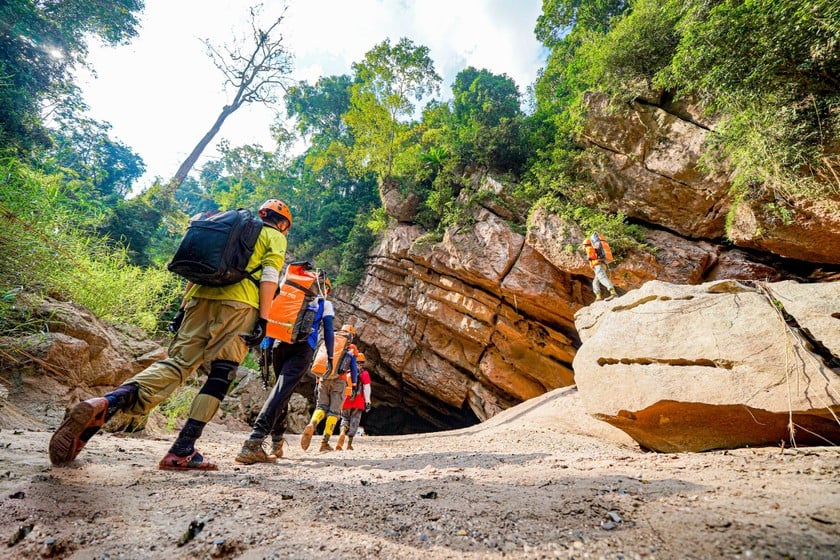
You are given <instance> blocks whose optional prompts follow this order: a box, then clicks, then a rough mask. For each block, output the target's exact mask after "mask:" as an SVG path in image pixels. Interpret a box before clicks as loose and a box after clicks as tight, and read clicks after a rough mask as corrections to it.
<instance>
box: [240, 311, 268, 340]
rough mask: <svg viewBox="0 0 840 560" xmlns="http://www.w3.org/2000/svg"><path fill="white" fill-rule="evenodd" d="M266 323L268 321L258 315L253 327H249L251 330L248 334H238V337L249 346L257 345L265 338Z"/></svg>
mask: <svg viewBox="0 0 840 560" xmlns="http://www.w3.org/2000/svg"><path fill="white" fill-rule="evenodd" d="M267 324H268V321H266V320H265V319H263V318H262V317H260V318H259V319H257V322H256V323H254V328H253V329H251V332H250V333H248V334H242V333H240V334H239V338H241V339H242V341H243V342H244V343H245V344H247V345H248V347H249V348H253V347H254V346H259V344H260V342H262V341H263V339H264V338H265V328H266V325H267Z"/></svg>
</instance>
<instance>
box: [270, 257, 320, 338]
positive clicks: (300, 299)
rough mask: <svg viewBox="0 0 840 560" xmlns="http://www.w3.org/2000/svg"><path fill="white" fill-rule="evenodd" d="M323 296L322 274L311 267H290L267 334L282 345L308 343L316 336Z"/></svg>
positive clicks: (273, 309) (275, 300)
mask: <svg viewBox="0 0 840 560" xmlns="http://www.w3.org/2000/svg"><path fill="white" fill-rule="evenodd" d="M319 295H321V287H320V286H319V282H318V274H317V272H315V271H314V270H312V267H311V265H310V264H309V263H290V264H289V267H288V269H287V270H286V276H285V278H284V279H283V282H282V283H281V284H280V286H279V287H278V289H277V294H276V295H275V296H274V300H273V301H272V302H271V310H270V311H269V313H268V325H267V327H266V334H267V335H268V336H270V337H271V338H274V339H276V340H279V341H280V342H287V343H295V342H300V341H302V340H305V339H306V337H307V336H309V333H311V332H312V325H313V323H314V322H315V315H316V314H317V312H318V305H317V302H316V299H317V298H318V296H319Z"/></svg>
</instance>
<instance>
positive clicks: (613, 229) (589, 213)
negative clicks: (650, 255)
mask: <svg viewBox="0 0 840 560" xmlns="http://www.w3.org/2000/svg"><path fill="white" fill-rule="evenodd" d="M537 208H545V209H547V210H548V211H550V212H552V213H554V214H557V215H558V216H560V217H561V218H562V219H563V220H565V221H566V222H568V223H574V224H576V225H577V226H578V228H580V230H581V231H582V232H583V234H584V235H585V236H589V235H590V234H591V233H592V232H595V231H597V232H598V233H601V234H603V235H604V236H606V238H607V239H608V240H609V243H610V248H611V249H612V252H613V256H614V257H615V258H616V259H620V258H621V257H623V256H624V255H626V254H627V252H628V251H629V250H630V249H642V250H650V247H648V246H647V245H645V243H644V234H645V230H644V228H642V227H640V226H638V225H635V224H628V223H627V215H626V214H624V213H623V212H619V213H617V214H610V213H607V212H602V211H600V210H597V209H594V208H591V207H587V206H579V205H576V204H574V203H571V202H567V201H561V200H558V199H557V198H555V197H553V196H546V197H543V198H542V199H540V200H539V201H538V202H537V204H535V205H534V208H533V209H532V212H533V211H535V210H536V209H537ZM584 240H585V238H583V239H581V240H580V243H581V244H582V243H583V241H584ZM566 249H567V250H580V244H578V246H576V247H566Z"/></svg>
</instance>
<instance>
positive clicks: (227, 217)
mask: <svg viewBox="0 0 840 560" xmlns="http://www.w3.org/2000/svg"><path fill="white" fill-rule="evenodd" d="M257 215H258V216H259V219H258V220H256V219H252V218H253V217H252V216H251V214H250V212H248V211H242V210H238V211H229V212H225V213H221V214H218V213H217V214H202V215H197V216H194V217H193V219H192V220H191V222H190V223H191V225H190V228H188V231H187V235H185V237H184V240H182V242H181V245H180V246H179V249H178V252H176V256H175V257H174V258H173V262H172V263H170V266H169V268H170V270H173V271H176V272H178V273H179V274H182V275H183V276H184V277H186V278H187V279H188V282H187V287H186V291H185V294H184V297H183V299H182V301H181V305H180V307H179V310H178V312H177V313H176V315H175V316H174V317H173V319H172V320H171V321H170V323H169V329H170V331H172V332H173V333H174V337H173V339H172V341H171V344H170V346H169V352H168V357H167V358H166V359H163V360H160V361H157V362H155V363H153V364H151V365H150V366H149V367H147V368H146V369H144V370H143V371H141V372H140V373H138V374H137V375H135V376H133V377H131V378H129V379H127V380H126V381H124V382H123V383H122V384H121V385H119V386H118V387H116V388H115V389H114V390H113V391H110V392H109V393H106V394H105V395H104V396H102V397H97V398H91V399H88V400H85V401H82V402H79V403H77V404H76V405H74V406H73V407H72V408H71V409H70V410H69V411H68V413H67V415H66V416H65V418H64V420H63V422H62V423H61V425H59V427H58V428H57V429H56V431H55V433H54V434H53V435H52V438H51V439H50V444H49V457H50V461H51V462H52V464H54V465H64V464H67V463H69V462H71V461H73V460H74V459H75V458H76V456H77V455H78V454H79V452H80V451H81V450H82V448H84V446H85V444H86V443H87V442H88V441H89V440H90V438H91V437H93V435H94V434H96V433H97V432H99V431H100V430H101V429H102V427H103V426H104V425H105V423H106V422H107V421H108V420H109V419H110V418H111V417H113V416H114V414H116V413H117V412H118V411H124V412H126V413H128V414H131V415H145V414H147V413H148V412H150V411H151V410H152V409H153V408H154V407H155V406H157V405H158V404H160V403H161V402H162V401H163V400H165V399H166V398H167V397H169V395H171V394H172V392H173V391H175V390H176V389H177V388H179V387H180V386H182V385H183V384H184V383H185V382H186V381H187V379H188V378H189V377H190V376H191V375H192V374H193V372H195V371H196V370H197V369H198V368H199V366H201V365H202V364H205V363H209V373H208V375H207V379H206V381H205V382H204V384H203V386H202V387H201V389H200V390H199V392H198V394H197V395H196V396H195V397H194V399H193V401H192V404H191V406H190V410H189V415H188V418H187V420H186V422H185V423H184V425H183V427H182V428H181V430H180V432H179V434H178V436H177V438H176V439H175V442H174V443H173V444H172V446H171V447H170V449H169V451H168V452H167V453H166V455H165V456H164V457H163V458H162V459H161V460H160V462H159V464H158V467H159V468H160V469H163V470H178V471H186V470H216V469H218V465H217V464H215V463H213V462H211V461H208V460H207V459H206V458H205V457H203V456H202V455H201V453H199V452H198V450H197V449H196V447H195V444H196V441H197V440H198V439H199V438H200V437H201V434H202V432H203V430H204V427H205V426H206V424H207V423H208V422H209V421H210V420H211V419H212V418H213V416H214V415H215V414H216V411H217V410H218V409H219V406H220V404H221V402H222V400H223V399H224V398H225V395H226V394H227V392H228V389H229V388H230V386H231V383H232V382H233V381H234V379H235V378H236V370H237V368H238V367H239V365H240V364H241V363H242V362H243V360H244V359H245V357H246V356H247V354H248V352H249V350H250V349H256V348H259V349H260V350H261V351H262V353H261V360H264V362H263V363H264V365H265V366H270V367H273V370H274V373H275V376H276V382H275V384H274V386H273V387H272V388H271V391H270V392H269V394H268V397H267V398H266V400H265V403H264V404H263V407H262V409H261V411H260V413H259V415H258V416H257V419H256V421H255V422H254V424H253V426H252V431H251V434H250V435H249V436H248V438H247V439H246V440H245V442H244V443H243V445H242V448H241V450H240V451H239V453H238V454H237V455H236V457H235V461H236V462H238V463H241V464H246V465H249V464H253V463H273V462H275V461H276V459H277V458H279V457H282V456H283V446H284V444H285V432H286V427H287V426H286V423H287V417H288V414H289V401H290V399H291V396H292V392H293V391H294V390H295V388H296V387H297V386H298V384H299V382H300V381H301V379H302V378H303V377H304V375H306V374H307V372H310V371H311V372H312V373H313V374H315V375H316V378H317V379H318V383H317V386H316V395H317V398H316V401H317V402H316V408H315V411H314V412H313V414H312V416H311V418H310V420H309V423H308V424H307V425H306V428H305V429H304V431H303V433H302V434H301V437H300V444H301V447H302V449H303V450H307V449H308V448H309V446H310V443H311V441H312V438H313V436H314V435H315V432H316V430H317V429H318V426H319V424H320V423H321V422H322V421H324V420H326V421H325V424H324V429H323V438H322V441H321V445H320V451H332V450H334V449H336V450H342V449H344V445H345V443H346V445H347V447H346V449H348V450H352V449H353V438H354V436H355V435H356V433H357V430H358V429H359V423H360V419H361V416H362V413H363V412H366V411H369V410H370V407H371V385H370V375H369V373H368V372H367V371H366V370H365V369H364V364H365V356H364V354H362V353H361V352H359V351H358V348H357V347H356V346H355V345H354V344H353V338H354V336H355V334H356V331H355V328H354V327H353V326H352V325H349V324H345V325H343V326H342V327H341V328H340V329H339V330H338V331H335V329H334V324H333V322H334V319H335V309H334V307H333V304H332V302H331V301H330V300H329V299H327V297H328V296H329V295H330V293H331V284H330V281H329V279H328V278H327V277H326V275H325V274H324V273H323V272H322V271H312V270H311V268H309V267H306V266H301V265H300V263H292V264H290V265H289V266H288V267H287V271H286V275H285V277H284V280H283V281H281V278H280V271H281V270H283V267H284V264H285V254H286V246H287V241H286V235H287V234H288V232H289V230H290V229H291V227H292V214H291V211H290V210H289V207H288V206H287V205H286V204H285V203H284V202H282V201H280V200H277V199H270V200H266V201H265V202H264V203H263V204H262V205H261V206H260V208H259V210H258V212H257ZM208 224H209V225H208ZM205 226H206V227H205ZM220 231H222V232H225V235H226V236H241V239H242V243H230V242H229V238H228V237H223V238H219V232H220ZM208 232H209V233H208ZM213 235H215V236H216V237H215V238H214V237H212V236H213ZM191 236H192V237H191ZM207 245H211V247H210V248H209V250H205V249H207V247H206V246H207ZM231 247H235V248H241V247H246V248H247V250H245V252H244V254H236V255H227V254H224V253H225V251H228V250H233V249H230V248H231ZM584 248H585V249H586V251H587V257H588V260H589V262H590V265H591V266H592V268H593V271H594V273H595V278H594V280H593V285H592V286H593V291H594V292H595V296H596V299H601V287H600V285H601V284H603V286H604V287H606V289H607V290H608V291H609V294H610V295H609V296H608V297H607V299H611V298H612V297H614V296H615V295H616V291H615V288H614V286H613V284H612V283H611V282H610V279H609V276H608V274H607V269H606V265H607V263H608V262H610V261H611V260H612V255H611V253H610V249H609V245H608V244H607V243H606V241H605V240H604V238H603V236H601V235H600V234H593V235H592V236H591V237H590V238H589V239H587V240H586V241H585V242H584ZM237 250H239V249H237ZM202 253H206V254H202ZM207 254H209V255H211V257H212V258H216V260H219V259H221V264H220V263H219V262H216V263H214V265H213V266H215V267H216V270H214V271H213V272H212V273H208V272H207V269H208V266H203V267H199V268H201V269H202V270H201V272H196V273H195V274H193V275H191V274H190V273H188V272H184V269H185V268H186V269H189V268H191V267H192V268H196V266H195V262H196V261H198V260H202V259H205V260H206V259H208V258H211V257H208V255H207ZM219 254H222V255H221V257H220V256H219ZM179 255H180V256H182V257H183V258H182V259H179V258H178V257H179ZM176 261H177V262H176ZM231 262H238V263H239V264H238V265H235V266H232V265H231ZM181 263H186V265H184V266H183V267H181V266H180V265H181ZM205 264H206V263H205ZM293 265H295V267H294V270H292V269H293ZM210 268H212V266H211V267H210ZM290 276H292V277H293V280H294V281H290V280H289V278H290ZM302 284H311V285H309V287H306V289H305V290H304V289H302ZM287 285H288V286H291V288H290V290H297V292H295V293H291V292H290V293H289V294H288V295H289V298H286V297H284V292H283V288H284V287H286V286H287ZM296 294H298V295H299V294H304V296H306V297H303V298H302V299H300V302H301V304H300V310H299V312H298V310H297V309H295V313H296V315H295V314H293V318H291V319H289V318H287V317H285V316H280V315H278V312H277V311H276V310H277V309H282V308H283V307H284V306H286V307H288V304H289V301H292V300H295V296H296ZM307 294H308V295H307ZM294 305H298V304H297V303H294ZM337 346H340V350H341V353H340V354H339V355H336V354H337V350H338V348H337ZM316 351H317V352H316ZM339 419H340V426H339V429H340V433H339V437H338V441H337V443H336V447H335V448H333V447H332V446H331V445H330V438H331V437H332V435H333V433H334V430H335V427H336V425H337V424H338V423H339ZM269 436H270V437H271V449H270V450H268V451H267V450H266V448H265V440H266V438H268V437H269Z"/></svg>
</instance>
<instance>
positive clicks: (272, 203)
mask: <svg viewBox="0 0 840 560" xmlns="http://www.w3.org/2000/svg"><path fill="white" fill-rule="evenodd" d="M269 210H270V211H272V212H276V213H277V214H280V215H281V216H283V217H284V218H286V220H288V221H289V229H291V227H292V211H291V210H289V207H288V206H286V203H285V202H283V201H282V200H278V199H276V198H270V199H268V200H266V201H265V202H263V203H262V206H260V209H259V211H258V212H257V214H259V216H260V218H265V217H266V216H268V212H269Z"/></svg>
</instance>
